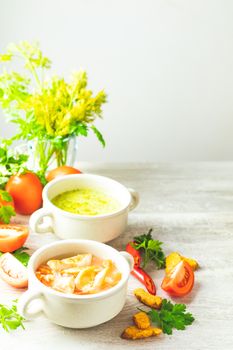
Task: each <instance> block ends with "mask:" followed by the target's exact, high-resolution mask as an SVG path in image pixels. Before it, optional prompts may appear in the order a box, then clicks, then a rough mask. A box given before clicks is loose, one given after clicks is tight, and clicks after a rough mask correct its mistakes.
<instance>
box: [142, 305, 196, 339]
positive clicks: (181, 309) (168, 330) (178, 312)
mask: <svg viewBox="0 0 233 350" xmlns="http://www.w3.org/2000/svg"><path fill="white" fill-rule="evenodd" d="M141 311H144V310H141ZM144 312H146V311H144ZM146 313H147V315H148V316H149V317H150V319H151V322H153V323H155V324H156V326H157V327H159V328H161V329H162V331H163V333H165V334H169V335H170V334H172V330H173V329H177V330H185V329H186V326H189V325H191V324H192V323H193V321H194V317H193V315H192V314H191V313H189V312H186V305H185V304H172V303H171V302H170V301H169V300H167V299H163V301H162V306H161V309H160V310H155V309H151V310H150V311H149V312H146Z"/></svg>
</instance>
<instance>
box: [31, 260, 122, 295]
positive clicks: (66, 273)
mask: <svg viewBox="0 0 233 350" xmlns="http://www.w3.org/2000/svg"><path fill="white" fill-rule="evenodd" d="M36 276H37V278H38V279H39V280H40V281H41V282H42V283H43V284H45V285H46V286H47V287H50V288H53V289H54V290H56V291H59V292H62V293H68V294H94V293H99V292H101V291H103V290H106V289H109V288H112V287H113V286H115V285H116V284H117V283H118V282H119V281H120V279H121V273H120V272H119V270H118V269H117V267H116V265H115V264H114V263H113V262H112V261H111V260H109V259H108V260H107V259H106V260H104V259H101V258H99V257H97V256H94V255H92V254H89V253H87V254H78V255H75V256H72V257H69V258H64V259H51V260H48V261H47V262H46V263H45V264H43V265H41V266H39V268H38V269H37V271H36Z"/></svg>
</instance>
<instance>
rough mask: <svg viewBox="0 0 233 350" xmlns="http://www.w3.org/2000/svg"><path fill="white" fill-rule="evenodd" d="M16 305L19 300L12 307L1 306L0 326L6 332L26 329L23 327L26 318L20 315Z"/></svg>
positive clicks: (14, 301)
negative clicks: (19, 328)
mask: <svg viewBox="0 0 233 350" xmlns="http://www.w3.org/2000/svg"><path fill="white" fill-rule="evenodd" d="M16 303H17V300H13V304H12V306H7V305H3V304H0V324H1V325H2V328H3V329H4V330H5V331H6V332H9V331H10V330H14V329H17V328H18V327H21V328H23V329H25V328H24V325H23V321H24V318H23V317H22V316H21V315H19V313H18V311H17V306H16Z"/></svg>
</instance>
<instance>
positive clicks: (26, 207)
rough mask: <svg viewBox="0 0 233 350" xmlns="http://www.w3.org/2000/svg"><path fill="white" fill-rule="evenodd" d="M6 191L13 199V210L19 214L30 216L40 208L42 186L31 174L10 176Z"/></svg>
mask: <svg viewBox="0 0 233 350" xmlns="http://www.w3.org/2000/svg"><path fill="white" fill-rule="evenodd" d="M6 190H7V191H8V192H9V193H10V194H11V196H12V197H13V200H14V204H15V210H16V212H17V213H19V214H23V215H30V214H32V213H33V212H34V211H35V210H37V209H39V208H40V207H41V204H42V190H43V186H42V184H41V182H40V180H39V178H38V177H37V176H36V175H35V174H33V173H29V172H28V173H26V174H21V175H14V176H11V177H10V179H9V181H8V182H7V185H6Z"/></svg>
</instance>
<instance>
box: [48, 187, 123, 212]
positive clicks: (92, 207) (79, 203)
mask: <svg viewBox="0 0 233 350" xmlns="http://www.w3.org/2000/svg"><path fill="white" fill-rule="evenodd" d="M52 203H53V204H54V205H56V206H57V207H58V208H60V209H62V210H65V211H68V212H70V213H73V214H79V215H90V216H94V215H101V214H109V213H113V212H114V211H117V210H118V209H119V208H120V203H119V202H118V201H117V200H116V199H114V198H112V197H111V196H109V195H108V194H106V193H104V192H102V191H100V190H95V189H92V188H82V189H76V190H73V191H67V192H63V193H61V194H59V195H58V196H56V197H54V198H53V199H52Z"/></svg>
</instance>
